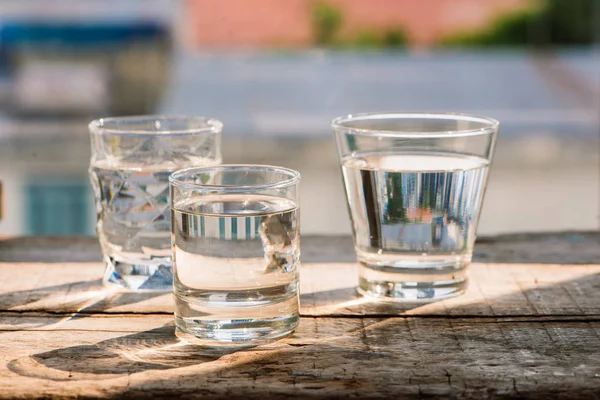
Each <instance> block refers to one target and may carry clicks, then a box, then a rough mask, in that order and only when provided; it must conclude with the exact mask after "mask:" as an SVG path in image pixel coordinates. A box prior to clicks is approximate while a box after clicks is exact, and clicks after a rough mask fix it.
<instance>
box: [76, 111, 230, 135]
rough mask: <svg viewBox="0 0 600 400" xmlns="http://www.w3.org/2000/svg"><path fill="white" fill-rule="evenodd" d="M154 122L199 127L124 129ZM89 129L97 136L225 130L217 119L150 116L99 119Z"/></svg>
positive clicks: (187, 133) (183, 133) (195, 132)
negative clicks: (186, 123) (168, 122)
mask: <svg viewBox="0 0 600 400" xmlns="http://www.w3.org/2000/svg"><path fill="white" fill-rule="evenodd" d="M152 120H154V121H155V122H157V121H167V120H170V121H188V122H192V123H195V124H197V125H198V127H196V128H188V129H164V130H150V129H127V128H125V127H123V125H124V124H127V123H136V122H144V121H152ZM107 125H109V126H107ZM110 125H113V126H110ZM88 128H89V130H90V132H91V133H93V134H96V135H120V136H126V135H193V134H201V133H219V132H221V131H222V130H223V123H222V122H221V121H219V120H217V119H214V118H210V117H202V116H187V115H162V114H157V115H151V114H150V115H130V116H122V117H104V118H98V119H95V120H93V121H91V122H90V123H89V124H88ZM158 129H160V128H158Z"/></svg>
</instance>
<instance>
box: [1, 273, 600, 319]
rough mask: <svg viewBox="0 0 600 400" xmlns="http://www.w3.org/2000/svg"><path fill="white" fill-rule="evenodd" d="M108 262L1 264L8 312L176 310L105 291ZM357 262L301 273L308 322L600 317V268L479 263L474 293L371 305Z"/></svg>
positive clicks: (159, 296) (166, 297)
mask: <svg viewBox="0 0 600 400" xmlns="http://www.w3.org/2000/svg"><path fill="white" fill-rule="evenodd" d="M102 270H103V266H102V264H101V263H52V264H45V263H0V281H1V282H3V284H2V285H1V286H0V311H12V312H25V311H31V312H52V313H75V312H80V311H85V312H88V313H141V314H157V313H158V314H160V313H163V314H170V313H172V312H173V304H172V297H171V294H170V293H160V292H148V293H119V292H112V291H110V290H107V289H105V288H104V287H103V286H102V282H101V281H100V279H98V277H99V276H100V275H101V274H102ZM356 276H357V273H356V265H355V264H354V263H306V264H303V266H302V267H301V272H300V282H301V284H300V286H301V297H300V300H301V314H302V315H303V316H307V317H308V316H372V317H377V316H396V315H421V316H463V317H469V316H477V317H495V316H511V315H516V316H535V315H546V316H574V315H590V316H594V315H598V316H600V301H597V299H596V297H591V296H590V295H589V294H590V293H592V292H596V288H598V287H600V265H570V264H498V263H488V264H483V263H475V264H472V265H471V267H470V286H469V289H468V290H467V293H466V294H465V295H463V296H460V297H456V298H453V299H449V300H445V301H440V302H435V303H429V304H427V303H380V302H371V301H368V300H367V299H365V298H363V297H360V296H358V295H357V294H356V291H355V286H356Z"/></svg>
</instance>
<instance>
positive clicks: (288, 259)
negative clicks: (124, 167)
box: [169, 165, 300, 344]
mask: <svg viewBox="0 0 600 400" xmlns="http://www.w3.org/2000/svg"><path fill="white" fill-rule="evenodd" d="M169 181H170V184H171V208H172V221H173V223H172V229H173V236H172V238H173V259H174V274H175V275H174V292H175V293H174V294H175V326H176V333H177V336H179V337H181V338H183V339H185V340H188V341H191V342H196V343H202V344H210V343H217V344H253V343H257V342H261V341H268V340H272V339H276V338H280V337H283V336H286V335H288V334H290V333H291V332H293V331H294V329H295V328H296V325H297V324H298V318H299V317H298V305H299V298H298V267H299V266H300V220H299V217H300V216H299V208H298V184H299V181H300V174H299V173H298V172H297V171H294V170H291V169H287V168H281V167H272V166H260V165H221V166H216V167H207V168H190V169H186V170H182V171H177V172H175V173H173V174H172V175H171V177H170V178H169Z"/></svg>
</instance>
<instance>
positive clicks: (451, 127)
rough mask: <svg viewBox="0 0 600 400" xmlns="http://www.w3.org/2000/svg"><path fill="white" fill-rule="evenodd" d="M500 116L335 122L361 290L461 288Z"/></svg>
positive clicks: (393, 295) (437, 292) (448, 292)
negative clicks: (497, 118) (496, 118)
mask: <svg viewBox="0 0 600 400" xmlns="http://www.w3.org/2000/svg"><path fill="white" fill-rule="evenodd" d="M498 126H499V124H498V122H497V121H495V120H493V119H490V118H485V117H476V116H469V115H461V114H428V113H388V114H359V115H350V116H347V117H340V118H336V119H335V120H334V121H333V122H332V127H333V131H334V137H335V141H336V147H337V150H338V155H339V160H340V164H341V169H342V175H343V179H344V187H345V190H346V196H347V200H348V209H349V214H350V218H351V221H352V228H353V235H354V245H355V250H356V256H357V259H358V268H359V276H358V291H359V292H360V293H362V294H363V295H366V296H368V297H372V298H376V299H383V300H428V301H431V300H438V299H443V298H447V297H453V296H456V295H459V294H461V293H463V292H464V291H465V290H466V288H467V284H468V279H467V266H468V265H469V264H470V262H471V258H472V254H473V246H474V243H475V238H476V230H477V222H478V219H479V214H480V211H481V205H482V202H483V197H484V193H485V189H486V184H487V177H488V173H489V166H490V162H491V160H492V155H493V151H494V145H495V141H496V135H497V132H498Z"/></svg>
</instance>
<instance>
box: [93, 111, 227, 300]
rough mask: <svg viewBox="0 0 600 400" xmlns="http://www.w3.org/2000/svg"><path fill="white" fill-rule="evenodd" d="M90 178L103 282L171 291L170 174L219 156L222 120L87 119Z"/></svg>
mask: <svg viewBox="0 0 600 400" xmlns="http://www.w3.org/2000/svg"><path fill="white" fill-rule="evenodd" d="M89 129H90V136H91V145H92V157H91V162H90V170H89V172H90V180H91V182H92V186H93V189H94V195H95V200H96V211H97V224H96V230H97V232H98V237H99V239H100V244H101V246H102V252H103V255H104V261H105V263H106V270H105V274H104V283H105V284H106V285H108V286H112V287H115V288H118V289H122V290H171V288H172V285H173V274H172V270H171V266H172V258H171V225H170V224H171V219H170V208H169V182H168V178H169V175H170V174H171V173H172V172H173V171H175V170H178V169H182V168H187V167H191V166H207V165H215V164H219V163H220V162H221V150H220V143H221V130H222V124H221V122H219V121H217V120H214V119H210V118H204V117H184V116H137V117H116V118H102V119H98V120H95V121H92V122H91V123H90V125H89Z"/></svg>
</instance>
